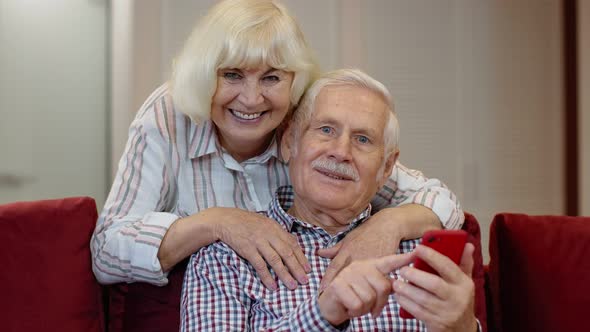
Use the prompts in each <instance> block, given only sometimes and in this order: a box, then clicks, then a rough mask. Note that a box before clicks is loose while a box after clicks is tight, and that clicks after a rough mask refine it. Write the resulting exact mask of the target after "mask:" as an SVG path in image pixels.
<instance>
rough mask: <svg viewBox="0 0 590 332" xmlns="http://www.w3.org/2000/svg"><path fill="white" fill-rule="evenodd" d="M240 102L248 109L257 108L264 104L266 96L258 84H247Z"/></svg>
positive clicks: (243, 88)
mask: <svg viewBox="0 0 590 332" xmlns="http://www.w3.org/2000/svg"><path fill="white" fill-rule="evenodd" d="M238 100H239V101H240V103H242V105H244V106H246V107H255V106H258V105H260V104H262V103H263V102H264V96H263V95H262V88H261V87H260V84H259V83H258V82H245V83H244V85H243V86H242V91H240V96H239V98H238Z"/></svg>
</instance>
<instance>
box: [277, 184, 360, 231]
mask: <svg viewBox="0 0 590 332" xmlns="http://www.w3.org/2000/svg"><path fill="white" fill-rule="evenodd" d="M294 199H295V192H294V191H293V186H282V187H279V188H278V189H277V191H276V192H275V197H274V198H273V200H272V201H271V202H270V204H269V206H268V211H266V213H267V215H268V217H269V218H271V219H274V220H276V221H278V222H279V223H280V224H281V226H283V228H285V229H286V230H287V231H288V232H289V233H291V232H292V230H293V226H294V225H299V226H301V227H305V228H309V229H314V228H316V229H317V228H319V229H321V227H319V226H316V225H312V224H310V223H308V222H305V221H303V220H299V219H297V218H295V217H293V216H292V215H290V214H288V213H287V211H288V210H289V209H290V208H291V207H292V206H293V202H294ZM370 216H371V204H369V205H368V206H367V208H366V209H365V210H363V212H361V213H360V214H359V215H358V216H356V218H354V219H353V220H352V221H351V222H350V225H349V226H348V228H347V229H346V230H344V231H342V232H341V233H339V234H343V233H344V234H346V233H348V232H350V231H351V230H353V229H354V228H356V227H357V226H359V225H360V224H362V223H363V222H364V221H365V220H366V219H367V218H369V217H370Z"/></svg>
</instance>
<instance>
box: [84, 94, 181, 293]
mask: <svg viewBox="0 0 590 332" xmlns="http://www.w3.org/2000/svg"><path fill="white" fill-rule="evenodd" d="M161 98H164V97H161ZM155 104H157V103H156V102H153V103H152V105H151V106H150V105H148V106H147V107H145V106H142V109H140V110H139V112H138V114H137V116H136V118H135V120H134V121H133V123H132V124H131V126H130V128H129V139H128V141H127V145H126V147H125V152H124V154H123V156H122V157H121V160H120V162H119V167H118V171H117V174H116V176H115V180H114V182H113V186H112V187H111V191H110V193H109V196H108V198H107V201H106V203H105V206H104V209H103V211H102V212H101V214H100V216H99V218H98V221H97V225H96V228H95V230H94V234H93V236H92V240H91V251H92V269H93V271H94V274H95V275H96V278H97V280H98V281H99V282H100V283H103V284H111V283H116V282H135V281H142V282H148V283H151V284H154V285H165V284H166V283H167V282H168V280H167V274H166V273H164V272H163V271H162V267H161V266H160V262H159V260H158V257H157V254H158V249H159V247H160V244H161V242H162V239H163V237H164V234H166V231H167V230H168V228H169V227H170V225H171V224H172V223H173V222H174V221H175V220H177V219H178V218H179V216H177V215H175V214H172V213H166V212H159V211H171V210H172V208H171V206H172V205H173V204H175V203H174V200H175V198H174V197H172V196H173V195H172V194H171V193H173V192H174V190H173V187H174V186H175V180H174V179H175V178H174V177H173V176H172V174H173V172H172V169H171V168H172V167H171V165H170V163H171V161H170V160H171V158H170V156H169V154H170V153H171V152H170V151H171V149H170V144H169V138H167V137H166V133H167V131H166V129H165V128H166V127H165V126H164V127H163V126H162V125H161V123H162V120H163V119H164V116H163V111H162V110H159V111H160V113H161V114H159V115H158V114H157V112H156V109H155V107H156V106H154V105H155ZM162 128H164V129H162Z"/></svg>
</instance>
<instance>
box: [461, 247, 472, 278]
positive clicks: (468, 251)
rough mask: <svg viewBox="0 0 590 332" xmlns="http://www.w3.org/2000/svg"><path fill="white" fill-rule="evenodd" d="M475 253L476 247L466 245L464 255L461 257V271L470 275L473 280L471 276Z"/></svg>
mask: <svg viewBox="0 0 590 332" xmlns="http://www.w3.org/2000/svg"><path fill="white" fill-rule="evenodd" d="M474 252H475V247H474V246H473V244H471V243H467V244H466V245H465V249H464V250H463V255H462V256H461V262H460V264H459V267H460V268H461V271H463V273H465V274H466V275H468V276H469V277H470V278H471V274H472V272H473V264H474V263H473V253H474Z"/></svg>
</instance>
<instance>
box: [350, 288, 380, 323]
mask: <svg viewBox="0 0 590 332" xmlns="http://www.w3.org/2000/svg"><path fill="white" fill-rule="evenodd" d="M361 279H363V280H355V281H352V282H350V283H349V284H350V288H352V290H353V291H354V292H355V294H356V295H357V297H358V298H359V299H360V300H361V305H360V307H358V308H355V310H354V311H352V310H350V311H349V313H350V314H351V315H353V316H354V317H357V316H362V315H364V314H366V313H368V312H370V310H371V308H373V307H374V305H375V302H376V299H377V292H376V291H375V289H373V287H372V286H371V285H370V284H369V283H368V282H367V281H366V280H364V278H361Z"/></svg>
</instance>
